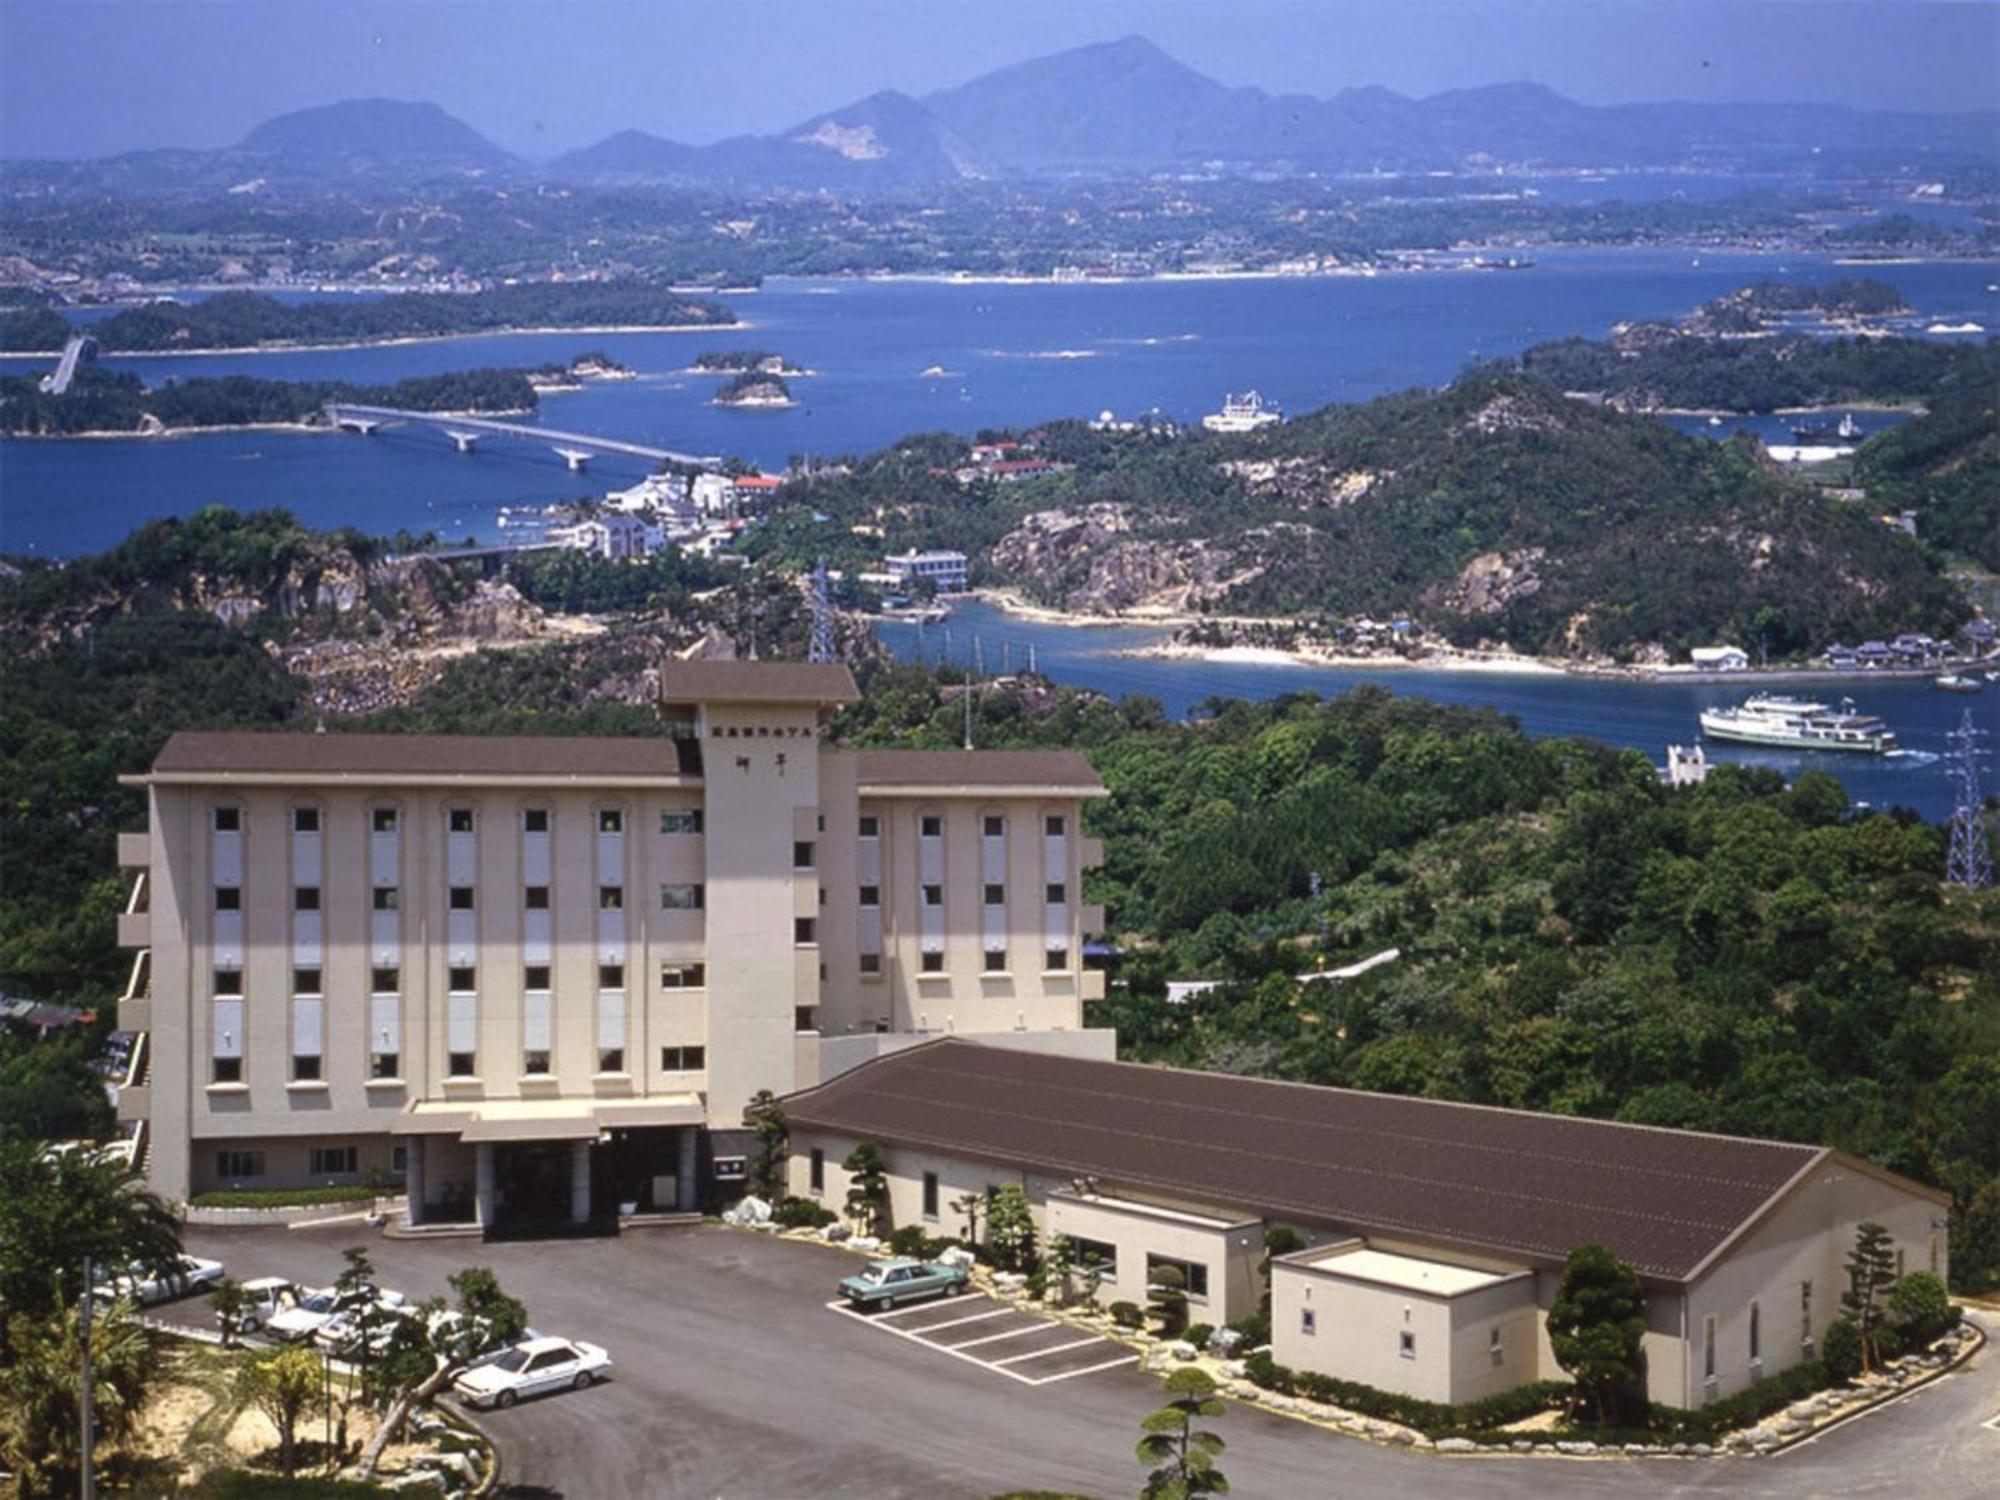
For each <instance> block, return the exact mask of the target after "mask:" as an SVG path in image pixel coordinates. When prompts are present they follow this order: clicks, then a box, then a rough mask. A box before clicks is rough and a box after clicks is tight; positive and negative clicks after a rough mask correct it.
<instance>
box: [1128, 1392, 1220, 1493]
mask: <svg viewBox="0 0 2000 1500" xmlns="http://www.w3.org/2000/svg"><path fill="white" fill-rule="evenodd" d="M1167 1393H1168V1400H1167V1404H1166V1405H1165V1406H1162V1407H1161V1408H1160V1409H1159V1410H1158V1411H1156V1412H1154V1413H1153V1414H1152V1415H1151V1416H1149V1417H1147V1418H1146V1419H1145V1421H1143V1422H1141V1423H1140V1424H1139V1427H1140V1431H1141V1432H1142V1433H1143V1436H1141V1437H1140V1439H1139V1445H1138V1449H1137V1452H1138V1456H1139V1462H1140V1463H1142V1464H1144V1465H1146V1466H1147V1467H1148V1468H1149V1469H1151V1470H1152V1472H1151V1473H1150V1474H1148V1475H1147V1476H1146V1487H1145V1489H1143V1490H1141V1491H1140V1495H1141V1496H1142V1497H1143V1500H1190V1497H1191V1496H1195V1495H1226V1494H1227V1493H1229V1481H1228V1479H1226V1478H1225V1477H1224V1476H1223V1473H1222V1470H1220V1469H1218V1468H1217V1467H1216V1466H1215V1460H1216V1458H1217V1457H1218V1456H1219V1455H1220V1454H1221V1452H1222V1450H1223V1448H1224V1447H1225V1446H1226V1445H1225V1444H1224V1442H1223V1441H1222V1438H1221V1436H1220V1435H1219V1434H1217V1433H1213V1432H1210V1431H1208V1430H1206V1429H1204V1428H1198V1427H1196V1426H1195V1425H1194V1424H1195V1423H1196V1421H1198V1420H1200V1419H1203V1418H1215V1417H1220V1416H1222V1415H1223V1414H1224V1407H1223V1404H1222V1400H1221V1398H1220V1397H1218V1396H1217V1395H1216V1394H1215V1382H1214V1381H1213V1380H1211V1379H1210V1378H1209V1377H1208V1375H1207V1374H1206V1373H1205V1372H1204V1371H1202V1370H1199V1369H1196V1368H1195V1367H1194V1366H1193V1365H1183V1366H1182V1367H1181V1368H1180V1369H1178V1370H1176V1371H1174V1373H1173V1374H1171V1375H1169V1376H1168V1377H1167Z"/></svg>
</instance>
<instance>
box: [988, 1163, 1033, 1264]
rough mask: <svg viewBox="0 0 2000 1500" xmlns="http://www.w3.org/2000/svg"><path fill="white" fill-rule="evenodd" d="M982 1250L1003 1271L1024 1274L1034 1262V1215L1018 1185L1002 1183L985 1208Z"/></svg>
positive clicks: (1026, 1196) (1026, 1197) (1023, 1190)
mask: <svg viewBox="0 0 2000 1500" xmlns="http://www.w3.org/2000/svg"><path fill="white" fill-rule="evenodd" d="M986 1247H987V1249H989V1250H991V1251H992V1252H993V1263H994V1264H995V1265H997V1266H999V1267H1000V1269H1001V1270H1003V1271H1026V1270H1028V1269H1029V1267H1030V1266H1031V1265H1032V1264H1033V1262H1034V1259H1035V1214H1034V1210H1033V1208H1032V1207H1031V1206H1030V1205H1029V1203H1028V1194H1027V1191H1026V1189H1024V1188H1023V1187H1022V1186H1021V1184H1020V1183H1018V1182H1003V1183H1001V1184H1000V1185H999V1186H998V1187H996V1188H995V1189H993V1193H992V1196H991V1197H990V1198H989V1199H988V1200H987V1204H986Z"/></svg>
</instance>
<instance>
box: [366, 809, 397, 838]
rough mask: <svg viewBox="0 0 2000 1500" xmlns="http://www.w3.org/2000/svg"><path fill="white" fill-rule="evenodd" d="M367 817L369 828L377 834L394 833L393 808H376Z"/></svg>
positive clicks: (394, 813) (394, 815)
mask: <svg viewBox="0 0 2000 1500" xmlns="http://www.w3.org/2000/svg"><path fill="white" fill-rule="evenodd" d="M369 817H370V826H372V827H373V828H374V830H375V831H376V832H377V833H394V832H395V831H396V809H395V808H393V807H378V808H376V809H375V810H374V812H372V813H371V814H370V815H369Z"/></svg>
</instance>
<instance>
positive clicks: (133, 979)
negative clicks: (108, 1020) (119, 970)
mask: <svg viewBox="0 0 2000 1500" xmlns="http://www.w3.org/2000/svg"><path fill="white" fill-rule="evenodd" d="M118 1029H119V1030H120V1031H151V1030H152V1029H153V953H152V950H151V949H149V948H141V949H140V950H139V951H138V952H137V953H135V954H133V955H132V972H131V974H130V975H129V976H128V977H127V978H126V980H125V993H124V994H122V995H120V996H119V997H118Z"/></svg>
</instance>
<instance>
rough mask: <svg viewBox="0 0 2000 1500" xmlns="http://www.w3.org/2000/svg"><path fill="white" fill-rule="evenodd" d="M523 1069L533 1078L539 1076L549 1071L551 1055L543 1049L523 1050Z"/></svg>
mask: <svg viewBox="0 0 2000 1500" xmlns="http://www.w3.org/2000/svg"><path fill="white" fill-rule="evenodd" d="M521 1071H522V1072H523V1073H525V1074H527V1075H528V1076H529V1077H531V1078H539V1077H542V1076H543V1075H545V1074H546V1073H547V1072H548V1071H549V1055H548V1053H546V1052H543V1051H539V1050H538V1051H534V1052H523V1053H522V1054H521Z"/></svg>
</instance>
